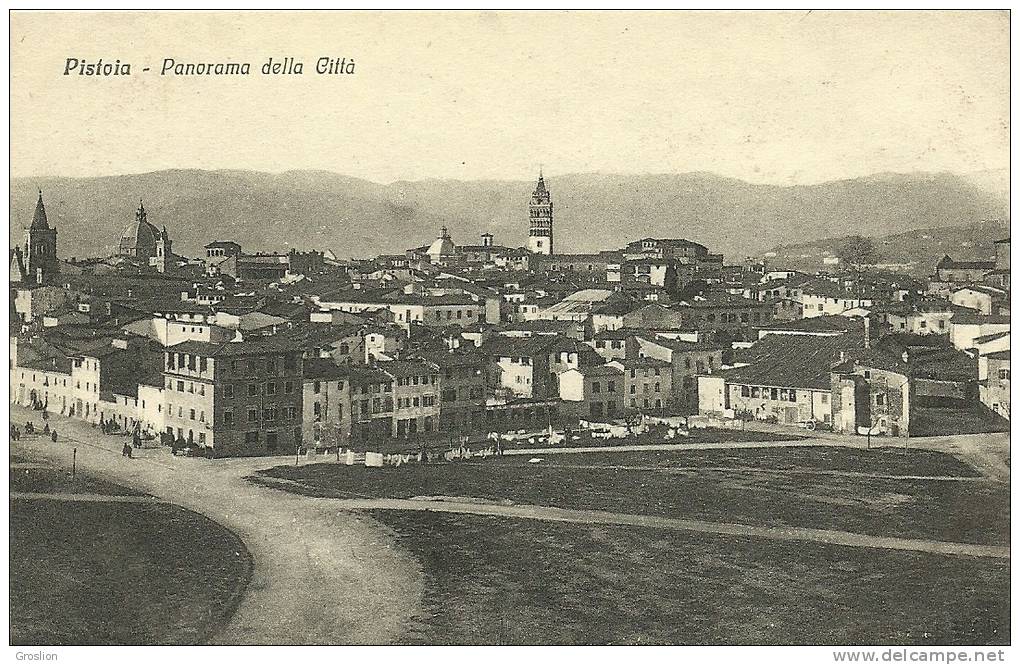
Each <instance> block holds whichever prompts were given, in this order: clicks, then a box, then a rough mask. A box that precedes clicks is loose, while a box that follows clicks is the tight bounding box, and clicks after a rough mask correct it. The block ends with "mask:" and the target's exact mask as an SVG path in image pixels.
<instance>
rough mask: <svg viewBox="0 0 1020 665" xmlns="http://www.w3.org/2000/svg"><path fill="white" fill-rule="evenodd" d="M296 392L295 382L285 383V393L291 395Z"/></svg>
mask: <svg viewBox="0 0 1020 665" xmlns="http://www.w3.org/2000/svg"><path fill="white" fill-rule="evenodd" d="M293 392H294V382H293V381H287V382H285V383H284V384H283V394H284V395H290V394H292V393H293Z"/></svg>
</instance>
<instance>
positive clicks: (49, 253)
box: [24, 189, 60, 284]
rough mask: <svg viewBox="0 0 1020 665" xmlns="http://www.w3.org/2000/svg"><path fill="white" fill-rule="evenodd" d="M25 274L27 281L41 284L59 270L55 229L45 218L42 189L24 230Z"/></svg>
mask: <svg viewBox="0 0 1020 665" xmlns="http://www.w3.org/2000/svg"><path fill="white" fill-rule="evenodd" d="M24 261H25V276H26V278H27V279H28V281H29V282H32V283H35V284H42V283H43V282H45V281H48V280H49V279H50V278H52V277H54V276H56V274H57V273H58V272H60V261H59V259H57V230H56V229H54V228H51V227H50V224H49V221H48V220H47V219H46V206H45V205H43V198H42V190H41V189H40V190H39V200H38V201H36V204H35V214H33V215H32V223H31V224H30V225H29V227H28V228H27V229H26V230H25V256H24Z"/></svg>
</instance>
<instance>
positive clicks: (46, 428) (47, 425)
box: [42, 423, 50, 434]
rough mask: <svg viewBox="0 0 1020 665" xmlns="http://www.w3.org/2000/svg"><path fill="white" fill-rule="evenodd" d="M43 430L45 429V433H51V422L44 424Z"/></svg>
mask: <svg viewBox="0 0 1020 665" xmlns="http://www.w3.org/2000/svg"><path fill="white" fill-rule="evenodd" d="M42 431H43V434H49V433H50V424H49V423H46V424H45V425H43V428H42Z"/></svg>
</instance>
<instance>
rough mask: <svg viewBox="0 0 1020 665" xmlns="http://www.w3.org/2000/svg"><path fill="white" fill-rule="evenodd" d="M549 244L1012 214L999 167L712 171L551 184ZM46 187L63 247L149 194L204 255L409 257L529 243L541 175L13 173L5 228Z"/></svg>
mask: <svg viewBox="0 0 1020 665" xmlns="http://www.w3.org/2000/svg"><path fill="white" fill-rule="evenodd" d="M546 182H547V184H548V185H549V188H550V190H551V191H552V194H553V203H554V205H555V225H556V227H555V230H556V243H557V250H558V251H559V252H562V253H568V252H594V251H598V250H600V249H609V248H617V247H620V246H622V245H624V244H625V243H627V242H629V241H631V240H636V239H639V238H642V237H647V236H654V237H684V238H689V239H691V240H695V241H698V242H701V243H703V244H705V245H707V246H708V247H709V248H710V250H711V251H714V252H723V253H724V254H725V255H726V259H727V262H736V261H739V260H740V259H742V258H743V257H744V256H749V255H753V256H760V255H761V254H763V253H764V252H765V251H766V250H768V249H769V248H772V247H775V246H779V245H784V244H789V243H793V242H803V241H812V240H818V239H823V238H830V237H836V236H841V235H845V234H847V233H850V232H853V233H859V234H862V235H867V236H879V235H887V234H890V233H902V232H906V231H909V230H913V229H917V228H924V229H940V228H943V227H950V226H952V227H956V226H960V225H969V224H974V223H977V222H978V221H980V220H986V219H1002V220H1005V219H1007V217H1008V214H1009V206H1008V191H1009V184H1008V182H1009V181H1008V174H1006V173H1005V171H1002V172H999V171H991V172H987V171H986V172H981V173H980V174H971V175H969V176H958V175H953V174H949V173H912V174H877V175H873V176H868V177H864V178H854V179H850V180H839V181H833V182H826V183H822V184H817V185H806V186H789V187H784V186H774V185H756V184H750V183H747V182H743V181H741V180H736V179H732V178H725V177H721V176H717V175H713V174H710V173H684V174H660V175H615V174H601V173H581V174H571V175H563V176H549V177H547V178H546ZM39 188H41V189H42V190H43V192H44V200H45V202H46V210H47V213H48V215H49V219H50V222H51V223H53V224H55V225H56V227H57V228H58V230H59V232H60V236H59V238H60V253H61V255H63V256H68V257H69V256H96V255H101V254H105V253H111V252H113V251H114V250H115V248H116V245H117V242H118V239H119V238H120V236H121V233H122V231H123V229H124V228H125V227H126V226H127V225H128V224H129V223H130V222H131V221H132V220H133V219H134V211H135V208H136V207H137V205H138V200H139V199H143V200H144V202H145V208H146V210H147V211H148V216H149V221H150V222H152V223H153V224H156V225H157V226H162V225H166V227H167V228H168V230H169V231H170V235H171V238H173V239H174V243H175V244H174V249H175V250H176V251H177V252H178V253H181V254H185V255H193V256H194V255H199V254H201V253H202V247H203V246H204V245H205V244H206V243H207V242H210V241H212V240H218V239H222V240H236V241H238V242H240V243H241V244H242V246H243V247H244V248H245V249H246V250H247V251H254V250H281V251H285V250H288V249H289V248H291V247H296V248H298V249H309V248H319V249H331V250H333V251H334V252H335V253H336V254H337V255H338V256H341V257H347V256H355V257H364V256H373V255H376V254H384V253H398V252H402V251H403V250H404V249H406V248H408V247H415V246H419V245H423V244H426V243H428V242H430V241H431V240H432V239H434V238H435V237H436V236H437V235H438V234H439V232H440V228H441V227H442V226H447V227H448V228H449V230H450V233H451V235H452V237H453V239H454V241H455V242H457V243H460V244H475V243H477V242H478V241H479V235H480V234H481V233H483V232H486V231H488V232H490V233H493V234H494V235H495V237H496V242H497V243H498V244H505V245H510V246H520V245H522V244H524V243H525V241H526V238H527V226H528V207H527V206H528V198H529V195H530V193H531V190H532V189H533V188H534V181H532V180H527V181H493V180H479V181H456V180H421V181H414V182H395V183H392V184H388V185H382V184H378V183H374V182H370V181H367V180H360V179H357V178H351V177H347V176H343V175H340V174H337V173H332V172H326V171H288V172H285V173H280V174H270V173H263V172H256V171H199V170H172V171H159V172H154V173H143V174H137V175H120V176H109V177H98V178H63V177H40V178H15V179H13V180H12V182H11V201H10V214H11V238H12V240H13V241H16V242H20V241H21V237H22V229H23V228H24V227H25V226H26V225H27V224H28V222H30V221H31V216H32V210H33V207H34V205H35V200H36V196H37V193H36V190H37V189H39Z"/></svg>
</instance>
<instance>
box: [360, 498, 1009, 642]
mask: <svg viewBox="0 0 1020 665" xmlns="http://www.w3.org/2000/svg"><path fill="white" fill-rule="evenodd" d="M373 517H375V518H376V519H378V520H379V521H381V522H383V523H385V524H387V525H388V526H389V527H390V528H391V529H393V531H394V532H395V533H396V534H397V537H398V540H399V543H400V545H401V546H402V547H404V548H406V549H407V550H409V551H410V552H412V553H413V554H414V555H415V556H416V557H417V558H418V559H419V560H420V561H421V563H422V565H423V568H424V570H425V575H426V595H425V605H426V606H425V613H424V615H423V616H421V617H419V618H418V627H417V630H415V631H414V633H413V634H412V635H411V637H410V639H411V641H413V642H416V643H422V644H925V645H935V644H1008V643H1009V639H1010V633H1009V563H1008V562H1007V561H999V560H985V559H969V558H963V557H956V558H954V557H939V556H933V555H924V554H918V553H908V552H894V551H886V550H869V549H858V548H849V547H836V546H827V545H817V544H809V543H792V542H779V541H764V540H749V539H742V538H736V537H723V536H709V535H704V534H690V533H673V532H668V531H660V530H656V529H638V528H630V527H606V526H588V525H578V524H561V523H549V522H541V521H537V520H513V519H500V518H491V517H479V516H470V515H452V514H438V513H422V512H414V513H411V512H400V511H378V512H375V513H373Z"/></svg>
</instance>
